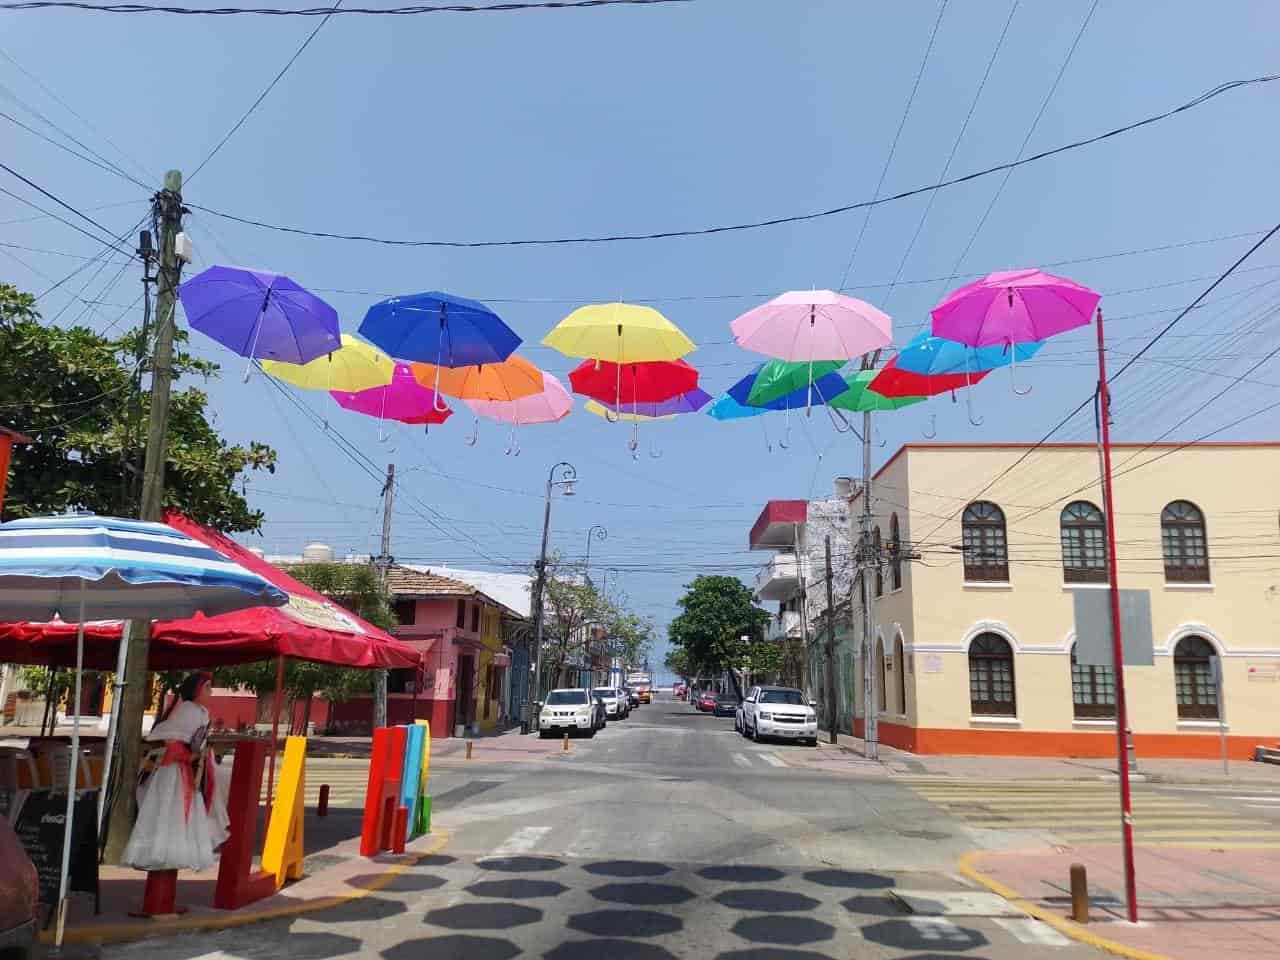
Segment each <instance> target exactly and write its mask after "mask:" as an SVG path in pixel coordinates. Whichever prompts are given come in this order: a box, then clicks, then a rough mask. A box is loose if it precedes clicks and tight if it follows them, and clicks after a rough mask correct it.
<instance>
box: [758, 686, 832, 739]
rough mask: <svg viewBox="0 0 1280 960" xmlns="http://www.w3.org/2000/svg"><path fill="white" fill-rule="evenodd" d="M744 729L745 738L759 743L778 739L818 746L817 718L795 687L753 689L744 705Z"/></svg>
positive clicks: (802, 694) (808, 703)
mask: <svg viewBox="0 0 1280 960" xmlns="http://www.w3.org/2000/svg"><path fill="white" fill-rule="evenodd" d="M741 726H742V734H743V736H747V737H750V738H751V739H752V740H755V741H757V742H759V741H760V740H763V739H764V738H765V737H777V738H779V739H785V740H805V741H807V742H808V743H809V745H810V746H813V747H816V746H817V745H818V714H817V712H816V711H815V710H814V708H813V704H812V703H811V702H810V701H807V700H806V699H805V696H804V693H803V692H802V691H800V690H797V689H795V688H794V687H752V688H751V692H750V693H748V694H747V698H746V700H744V701H743V703H742V723H741Z"/></svg>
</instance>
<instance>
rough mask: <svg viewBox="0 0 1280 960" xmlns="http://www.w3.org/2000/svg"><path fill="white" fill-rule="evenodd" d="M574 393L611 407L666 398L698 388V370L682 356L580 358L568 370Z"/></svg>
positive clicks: (615, 407)
mask: <svg viewBox="0 0 1280 960" xmlns="http://www.w3.org/2000/svg"><path fill="white" fill-rule="evenodd" d="M569 384H570V385H571V386H572V387H573V391H574V393H580V394H582V395H583V396H586V397H591V398H592V399H593V400H599V401H600V402H601V403H604V404H607V405H609V406H611V407H613V408H614V409H618V408H619V407H626V406H629V405H630V404H632V403H645V402H649V403H656V402H659V401H662V400H670V399H671V398H672V397H675V396H679V395H680V394H682V393H688V392H689V391H691V390H696V389H697V388H698V371H697V370H696V369H694V368H693V367H691V366H690V365H689V364H687V363H685V361H683V360H656V361H652V362H648V363H623V364H617V363H611V362H609V361H608V360H584V361H583V362H582V363H580V364H578V366H576V367H574V369H573V370H572V371H571V372H570V374H569Z"/></svg>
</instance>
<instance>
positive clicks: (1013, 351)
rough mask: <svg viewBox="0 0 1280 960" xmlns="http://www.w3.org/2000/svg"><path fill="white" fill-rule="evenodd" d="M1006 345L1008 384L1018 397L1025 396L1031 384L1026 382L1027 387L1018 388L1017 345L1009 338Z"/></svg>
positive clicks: (1029, 390)
mask: <svg viewBox="0 0 1280 960" xmlns="http://www.w3.org/2000/svg"><path fill="white" fill-rule="evenodd" d="M1008 346H1009V386H1011V387H1012V388H1013V392H1014V393H1015V394H1017V395H1018V396H1019V397H1025V396H1026V395H1027V394H1028V393H1030V392H1031V384H1027V389H1025V390H1019V389H1018V345H1017V344H1016V343H1014V342H1013V341H1012V340H1010V341H1009V343H1008Z"/></svg>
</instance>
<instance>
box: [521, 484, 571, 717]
mask: <svg viewBox="0 0 1280 960" xmlns="http://www.w3.org/2000/svg"><path fill="white" fill-rule="evenodd" d="M560 467H565V468H566V469H565V477H566V479H572V478H576V477H577V475H578V472H577V471H576V470H574V468H573V465H572V464H570V463H565V462H564V461H561V462H560V463H557V464H554V465H553V466H552V467H551V470H550V472H549V473H548V474H547V494H546V502H545V503H544V505H543V511H542V547H541V549H540V550H539V551H538V576H537V580H536V581H535V582H534V589H533V593H534V601H533V642H534V645H535V646H534V667H533V697H532V703H531V704H530V707H529V710H530V714H531V717H532V722H531V727H532V729H534V730H538V729H539V724H538V719H539V714H540V713H541V712H542V711H541V709H540V708H539V703H540V702H541V700H542V628H543V621H544V620H545V619H546V617H545V616H544V613H545V611H544V606H545V604H544V603H543V599H542V594H543V590H545V588H546V582H547V537H548V536H549V535H550V533H551V487H552V485H553V484H554V482H555V477H556V470H557V469H558V468H560Z"/></svg>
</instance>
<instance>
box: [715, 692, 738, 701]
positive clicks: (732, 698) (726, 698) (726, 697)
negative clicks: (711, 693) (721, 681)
mask: <svg viewBox="0 0 1280 960" xmlns="http://www.w3.org/2000/svg"><path fill="white" fill-rule="evenodd" d="M737 702H738V698H737V697H735V696H734V695H733V694H732V693H722V694H720V695H719V696H718V697H716V703H737Z"/></svg>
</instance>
